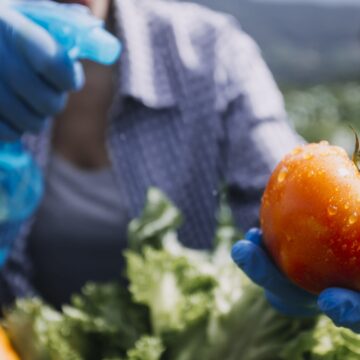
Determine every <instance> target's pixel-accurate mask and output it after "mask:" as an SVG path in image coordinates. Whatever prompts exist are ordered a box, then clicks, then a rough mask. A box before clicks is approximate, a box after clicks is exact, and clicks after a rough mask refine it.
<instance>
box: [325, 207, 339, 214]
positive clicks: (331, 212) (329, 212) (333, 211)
mask: <svg viewBox="0 0 360 360" xmlns="http://www.w3.org/2000/svg"><path fill="white" fill-rule="evenodd" d="M337 211H338V208H337V206H336V205H329V206H328V208H327V212H328V214H329V215H330V216H334V215H336V213H337Z"/></svg>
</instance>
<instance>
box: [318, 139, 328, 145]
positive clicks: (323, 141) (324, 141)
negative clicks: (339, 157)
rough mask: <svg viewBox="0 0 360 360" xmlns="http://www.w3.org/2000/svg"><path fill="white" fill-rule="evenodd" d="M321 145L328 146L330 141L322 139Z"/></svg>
mask: <svg viewBox="0 0 360 360" xmlns="http://www.w3.org/2000/svg"><path fill="white" fill-rule="evenodd" d="M319 145H323V146H328V145H329V142H328V141H326V140H322V141H320V142H319Z"/></svg>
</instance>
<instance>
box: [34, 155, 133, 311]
mask: <svg viewBox="0 0 360 360" xmlns="http://www.w3.org/2000/svg"><path fill="white" fill-rule="evenodd" d="M127 223H128V216H127V211H126V209H125V207H124V205H123V203H122V201H121V198H120V196H119V194H118V191H117V186H116V184H115V182H114V178H113V176H112V172H111V170H110V169H108V168H106V169H101V170H96V171H84V170H81V169H79V168H77V167H75V166H74V165H72V164H71V163H69V162H67V161H66V160H65V159H64V158H62V157H61V156H59V155H57V154H53V155H52V159H51V161H50V165H49V169H48V174H47V182H46V190H45V196H44V199H43V202H42V204H41V207H40V209H39V212H38V216H37V218H36V223H35V224H34V227H33V229H32V232H31V235H30V239H29V251H30V255H31V257H32V260H33V264H34V283H35V287H36V288H37V290H38V291H39V292H40V294H41V295H42V296H43V297H44V298H45V299H46V300H47V301H49V302H50V303H52V304H54V305H55V306H59V305H60V304H62V303H64V302H66V301H68V299H69V295H70V294H71V293H73V292H74V291H79V289H80V287H81V286H82V285H83V284H84V283H85V282H86V281H88V280H92V281H109V280H114V279H119V278H120V276H121V271H122V261H123V260H122V256H121V254H122V250H123V248H124V246H125V245H126V227H127Z"/></svg>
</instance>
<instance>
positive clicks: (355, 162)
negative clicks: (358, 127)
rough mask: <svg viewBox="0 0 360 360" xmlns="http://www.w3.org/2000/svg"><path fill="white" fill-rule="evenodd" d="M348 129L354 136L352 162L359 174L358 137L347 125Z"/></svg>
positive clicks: (359, 145)
mask: <svg viewBox="0 0 360 360" xmlns="http://www.w3.org/2000/svg"><path fill="white" fill-rule="evenodd" d="M349 127H350V129H351V130H352V131H353V133H354V135H355V149H354V152H353V155H352V161H353V163H354V164H355V166H356V168H357V169H358V171H359V172H360V166H359V162H360V149H359V148H360V144H359V137H358V134H357V132H356V131H355V130H354V128H353V127H352V126H351V125H349Z"/></svg>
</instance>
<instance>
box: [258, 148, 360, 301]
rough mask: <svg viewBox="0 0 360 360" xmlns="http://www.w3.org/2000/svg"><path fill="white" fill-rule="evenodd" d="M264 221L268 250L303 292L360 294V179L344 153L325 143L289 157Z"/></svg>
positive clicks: (265, 204) (270, 189)
mask: <svg viewBox="0 0 360 360" xmlns="http://www.w3.org/2000/svg"><path fill="white" fill-rule="evenodd" d="M260 220H261V228H262V230H263V237H264V243H265V246H266V247H267V249H268V250H269V252H270V254H271V255H272V257H273V259H274V261H275V262H276V264H277V265H278V267H279V268H280V269H281V270H282V271H283V272H284V273H285V274H286V275H287V276H288V277H289V278H290V279H291V280H292V281H293V282H294V283H296V284H297V285H298V286H300V287H301V288H303V289H305V290H307V291H309V292H311V293H314V294H318V293H320V292H321V291H322V290H324V289H326V288H328V287H334V286H336V287H344V288H350V289H354V290H358V291H360V173H359V171H358V169H357V168H356V166H355V165H354V163H353V162H352V161H351V160H350V159H349V157H348V155H347V154H346V152H345V151H344V150H343V149H342V148H340V147H336V146H330V145H329V144H328V143H326V142H321V143H319V144H308V145H304V146H301V147H298V148H296V149H294V150H293V151H292V152H291V153H290V154H288V155H287V156H285V158H284V159H283V160H282V161H281V162H280V163H279V164H278V166H277V167H276V169H275V170H274V172H273V173H272V175H271V177H270V180H269V182H268V184H267V187H266V190H265V192H264V195H263V198H262V203H261V209H260Z"/></svg>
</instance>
